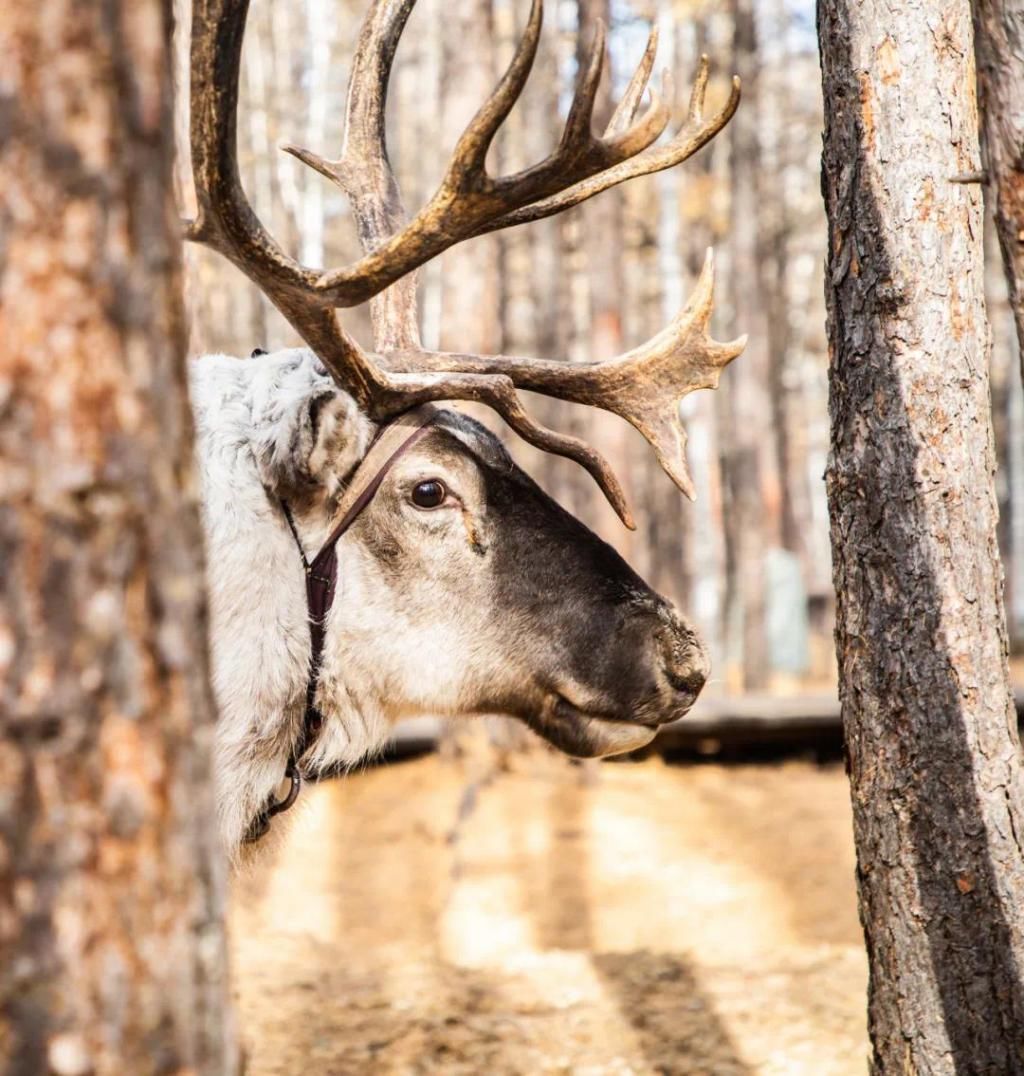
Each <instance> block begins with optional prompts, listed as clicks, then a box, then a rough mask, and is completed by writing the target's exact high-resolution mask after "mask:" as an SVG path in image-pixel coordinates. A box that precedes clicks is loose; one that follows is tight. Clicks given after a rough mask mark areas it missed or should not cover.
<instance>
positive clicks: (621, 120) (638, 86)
mask: <svg viewBox="0 0 1024 1076" xmlns="http://www.w3.org/2000/svg"><path fill="white" fill-rule="evenodd" d="M657 52H658V24H657V23H655V24H654V25H653V26H652V27H651V32H650V33H649V34H648V35H647V47H646V48H645V49H644V54H643V56H641V57H640V63H639V64H638V65H637V69H636V70H635V71H634V72H633V77H632V78H631V79H630V80H629V85H628V86H627V87H626V92H625V93H624V94H623V95H622V100H621V101H619V103H618V104H617V105H616V106H615V111H614V112H613V113H612V118H611V119H610V120H609V121H608V126H607V127H605V129H604V136H605V138H610V137H612V136H613V135H618V134H622V132H623V131H625V130H626V129H627V128H628V127H629V126H630V124H632V122H633V121H634V120H635V119H636V114H637V112H639V111H640V102H641V101H642V100H643V97H644V90H646V89H647V83H648V82H649V81H650V78H651V72H652V71H653V70H654V57H655V56H656V55H657ZM664 97H665V101H666V102H667V103H668V104H669V105H670V106H671V103H672V98H671V96H670V95H669V94H665V95H664Z"/></svg>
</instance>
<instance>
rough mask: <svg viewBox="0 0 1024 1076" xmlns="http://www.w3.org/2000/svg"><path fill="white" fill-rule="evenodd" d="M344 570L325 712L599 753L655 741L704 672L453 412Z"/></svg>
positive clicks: (596, 553) (660, 613) (670, 630)
mask: <svg viewBox="0 0 1024 1076" xmlns="http://www.w3.org/2000/svg"><path fill="white" fill-rule="evenodd" d="M428 480H431V481H440V482H441V483H442V484H443V485H444V487H445V489H446V491H447V497H446V499H445V502H444V504H442V505H441V506H440V507H438V508H434V509H430V510H424V509H420V508H417V507H416V506H415V505H414V504H413V503H412V500H411V493H412V490H413V489H414V488H415V487H416V485H417V484H418V483H420V482H424V481H428ZM338 554H339V592H338V598H337V599H336V608H335V609H334V610H332V614H331V618H330V620H329V625H328V632H327V646H326V654H325V662H324V682H325V683H326V684H327V685H328V686H327V688H326V689H325V692H324V694H325V699H324V704H325V707H326V708H327V709H329V707H330V705H331V700H332V699H333V701H334V703H335V704H336V705H344V703H345V702H346V701H347V702H348V703H349V704H355V705H357V706H358V707H361V708H363V709H364V710H367V711H371V712H374V713H377V714H379V715H380V719H381V720H382V721H383V722H385V723H390V722H392V721H394V720H396V719H397V718H400V717H403V716H410V715H414V714H417V713H423V712H433V713H445V714H453V715H455V714H471V713H488V712H491V713H493V712H498V713H508V714H512V715H515V716H518V717H520V718H521V719H523V720H524V721H526V722H527V723H528V724H530V725H531V727H533V728H534V729H535V730H536V731H538V732H539V733H541V735H543V736H545V737H546V738H547V739H549V740H551V741H552V742H553V743H555V744H556V745H557V746H559V747H561V748H563V749H565V750H567V751H569V752H571V753H573V754H578V755H602V754H609V753H617V752H620V751H623V750H630V749H632V748H635V747H638V746H641V745H642V744H644V743H646V742H649V740H650V739H651V738H652V737H653V735H654V732H655V729H656V727H657V726H658V725H659V724H661V723H663V722H665V721H668V720H672V719H674V718H676V717H679V716H681V715H682V714H684V713H685V712H686V711H687V709H688V708H689V707H690V705H692V703H693V700H694V698H695V697H696V694H697V692H698V691H699V689H700V686H701V684H702V683H703V679H704V677H705V676H706V673H707V661H706V658H705V656H704V653H703V649H702V648H701V646H700V643H699V641H698V640H697V637H696V634H695V633H694V631H693V629H692V628H691V627H690V626H689V625H688V624H687V623H686V622H685V621H684V620H683V619H682V617H681V616H680V615H679V614H678V613H677V612H676V611H675V610H674V609H673V608H672V607H671V606H670V605H669V603H668V602H666V601H665V600H664V599H662V598H661V597H660V596H659V595H657V594H656V593H654V592H653V591H652V590H651V589H650V588H649V587H647V585H646V584H645V583H644V582H643V581H642V580H641V579H640V578H639V576H637V575H636V574H635V573H634V572H633V571H632V569H630V568H629V566H628V565H627V564H626V563H625V561H623V560H622V558H621V557H620V556H619V555H618V554H617V553H616V552H615V551H614V550H613V549H612V548H611V547H610V546H608V545H607V544H606V543H604V542H603V541H601V540H600V539H599V538H598V537H597V536H596V535H595V534H593V533H592V532H591V531H589V530H588V529H587V528H586V527H584V526H583V524H582V523H580V522H579V521H578V520H576V519H575V518H574V517H573V516H571V515H569V514H568V513H567V512H565V511H564V510H563V509H562V508H561V507H560V506H559V505H557V504H556V503H555V502H554V501H553V500H552V499H551V498H550V497H548V496H547V495H546V494H545V493H544V492H543V491H542V490H541V489H540V488H539V487H538V486H537V485H536V483H534V482H533V481H532V480H531V479H530V478H529V477H528V476H527V475H526V474H525V473H524V472H523V471H521V470H520V469H519V468H518V467H516V466H515V464H514V463H513V462H512V460H511V458H510V457H509V456H508V454H507V453H506V452H505V450H504V448H503V447H502V446H501V445H500V443H499V442H498V441H497V439H496V438H495V437H494V436H493V435H492V434H490V433H489V432H488V431H487V430H486V429H484V428H483V427H482V426H480V425H478V424H477V423H475V422H473V421H472V420H470V419H468V418H466V417H465V416H463V415H460V414H458V413H455V412H445V413H444V414H443V417H442V418H441V419H440V420H439V421H438V422H437V423H436V428H434V429H433V430H431V432H430V433H429V434H428V435H427V436H426V437H424V438H423V439H422V440H421V441H420V442H419V443H418V444H417V445H416V446H415V447H414V448H413V449H411V450H410V451H409V452H408V453H407V454H406V455H405V456H403V457H402V459H401V460H400V461H399V462H398V463H397V464H396V465H395V466H394V468H393V469H392V471H391V472H390V473H389V474H388V476H387V477H386V479H385V480H384V482H383V484H382V485H381V487H380V489H379V490H378V492H377V494H376V496H375V498H374V500H373V502H372V503H371V505H370V506H369V507H368V508H367V509H366V510H365V511H364V512H363V514H362V516H361V517H360V518H359V520H358V521H357V522H356V524H355V525H354V526H353V527H352V528H351V530H350V532H349V533H348V534H347V535H346V536H345V537H344V539H343V540H342V543H341V544H339V548H338ZM342 682H344V683H345V685H346V688H345V699H344V700H342V699H340V698H339V694H338V685H340V684H341V683H342ZM331 685H333V687H332V686H331Z"/></svg>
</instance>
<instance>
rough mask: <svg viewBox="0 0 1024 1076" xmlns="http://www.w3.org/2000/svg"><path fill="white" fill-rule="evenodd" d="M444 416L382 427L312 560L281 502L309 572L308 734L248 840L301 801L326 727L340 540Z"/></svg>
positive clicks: (428, 414) (408, 418)
mask: <svg viewBox="0 0 1024 1076" xmlns="http://www.w3.org/2000/svg"><path fill="white" fill-rule="evenodd" d="M439 414H440V411H439V410H438V409H437V408H436V407H434V406H433V405H432V404H424V405H422V406H421V407H417V408H414V409H413V410H412V411H406V412H405V413H404V414H402V415H399V417H398V418H396V419H394V420H393V421H392V422H390V423H388V424H387V425H386V426H382V427H381V428H380V429H379V430H378V432H377V436H376V437H375V438H374V440H373V443H372V444H371V445H370V448H369V450H368V451H367V453H366V455H365V456H364V457H363V459H362V461H361V462H360V464H359V466H358V467H357V468H356V470H355V472H354V473H353V475H352V477H351V479H350V480H349V483H348V486H346V488H345V492H344V493H343V494H342V497H341V501H340V503H339V505H338V516H339V519H338V523H337V524H336V525H335V527H334V530H332V531H331V533H330V536H329V537H328V539H327V541H326V542H324V544H323V546H322V547H321V549H320V552H319V553H317V555H316V556H315V557H314V558H313V559H312V560H307V559H306V551H305V550H304V549H303V547H302V541H301V540H300V538H299V532H298V529H297V528H296V526H295V520H294V518H293V516H292V512H291V509H290V508H289V507H288V505H287V504H286V503H285V502H284V501H283V500H282V501H281V510H282V511H283V513H284V517H285V519H286V521H287V523H288V529H289V530H290V531H291V533H292V537H293V538H294V539H295V544H296V546H297V547H298V550H299V556H300V557H301V558H302V567H303V570H304V572H305V575H306V606H307V609H308V611H309V638H310V659H309V680H308V682H307V684H306V710H305V715H304V718H303V724H302V732H301V734H300V736H299V739H298V742H297V743H296V744H295V745H294V747H293V748H292V750H291V752H290V754H289V756H288V765H287V767H286V768H285V772H284V776H285V778H287V779H288V780H289V781H290V782H291V784H290V786H289V788H288V792H287V794H286V795H285V797H284V799H282V800H275V799H274V798H273V795H271V798H270V799H268V800H267V802H266V803H265V804H264V805H263V807H262V808H261V809H260V811H259V813H258V814H257V815H256V817H255V818H254V819H253V820H252V822H251V823H250V824H249V828H248V830H246V833H245V837H244V838H243V840H244V841H245V842H246V843H252V842H253V841H258V840H259V839H260V838H261V837H262V836H263V835H264V834H265V833H266V832H267V830H268V829H269V828H270V820H271V818H273V817H274V815H276V814H280V813H281V812H282V811H287V810H288V808H289V807H291V806H292V804H293V803H295V801H296V800H297V799H298V797H299V792H300V791H301V789H302V780H303V777H302V771H301V770H300V768H299V759H300V758H301V757H302V756H303V755H304V754H305V753H306V752H307V751H308V750H309V748H310V747H312V746H313V743H314V742H315V741H316V738H317V736H318V735H319V733H320V729H321V728H322V727H323V723H324V719H323V715H322V714H321V713H320V711H319V710H318V709H317V706H316V692H317V687H318V686H319V683H320V666H321V662H322V659H323V652H324V636H325V633H326V628H327V614H328V613H329V612H330V611H331V606H332V605H333V603H334V592H335V589H336V586H337V582H338V557H337V551H336V546H337V544H338V541H339V539H340V538H341V536H342V535H343V534H344V533H345V532H346V531H347V530H348V529H349V527H351V526H352V524H353V523H354V522H355V521H356V519H357V518H358V517H359V514H360V513H361V512H362V511H363V509H364V508H365V507H366V506H367V505H368V504H369V503H370V501H372V500H373V497H374V494H375V493H376V492H377V490H378V489H380V485H381V483H382V482H383V481H384V479H385V477H386V476H387V473H388V471H390V470H391V468H392V466H393V465H394V464H395V462H396V461H397V460H398V459H399V457H400V456H402V455H403V453H405V452H406V451H407V450H408V449H410V448H412V446H413V445H414V444H415V443H416V442H417V441H418V440H419V439H420V438H421V437H423V435H424V434H425V433H427V431H428V429H429V427H430V425H431V423H432V422H434V420H435V419H436V418H437V416H438V415H439Z"/></svg>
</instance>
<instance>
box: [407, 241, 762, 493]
mask: <svg viewBox="0 0 1024 1076" xmlns="http://www.w3.org/2000/svg"><path fill="white" fill-rule="evenodd" d="M714 272H715V270H714V255H713V253H712V251H711V250H710V249H709V250H708V252H707V256H706V258H705V260H704V268H703V269H702V271H701V275H700V278H699V279H698V281H697V286H696V288H695V289H694V293H693V295H692V296H691V297H690V300H689V302H688V303H687V304H686V306H685V307H684V309H683V310H682V311H680V313H679V314H678V315H677V316H676V317H675V318H674V319H673V321H672V323H671V324H670V325H668V326H667V327H666V328H664V329H663V330H662V331H661V332H660V333H658V334H657V335H656V336H654V337H653V338H652V339H650V340H648V341H647V343H645V344H641V345H640V346H639V347H637V348H634V349H633V350H632V351H629V352H627V353H626V354H624V355H620V356H618V357H617V358H614V359H608V360H606V361H603V362H595V363H565V362H559V361H557V360H552V359H532V358H518V357H512V356H505V355H499V356H479V355H456V354H448V353H441V352H430V353H424V352H417V353H414V354H408V353H404V354H403V353H399V354H394V355H389V356H387V363H388V368H389V369H391V370H413V369H415V370H423V369H428V368H429V369H434V370H446V371H462V372H464V373H474V374H487V373H490V374H499V375H501V376H503V377H506V378H508V379H509V381H510V382H511V383H512V384H513V385H515V387H516V388H519V389H527V390H530V391H532V392H540V393H543V394H544V395H546V396H554V397H557V398H558V399H561V400H568V401H571V402H573V403H580V404H584V405H586V406H588V407H600V408H602V409H603V410H605V411H611V412H612V413H613V414H616V415H619V416H620V417H621V418H624V419H625V420H626V421H627V422H629V423H630V425H632V426H633V427H634V428H635V429H637V430H638V431H639V432H640V433H641V434H643V436H644V437H645V438H646V439H647V441H648V442H649V443H650V445H651V446H652V448H653V449H654V451H655V454H656V455H657V457H658V462H659V463H660V464H661V466H662V468H663V469H664V470H665V472H666V474H668V475H669V477H670V478H671V479H672V481H673V482H675V484H676V485H677V486H678V487H679V489H680V490H682V492H683V493H685V494H686V496H688V497H690V498H691V499H692V498H693V496H694V488H693V482H692V480H691V478H690V473H689V471H688V469H687V466H686V457H685V447H686V432H685V430H684V429H683V424H682V419H681V417H680V414H679V404H680V403H681V401H682V399H683V397H685V396H687V395H689V394H690V393H691V392H694V391H696V390H697V389H705V388H706V389H713V388H717V387H718V380H719V377H720V376H721V373H722V370H723V369H724V368H725V367H726V366H727V365H728V364H729V363H730V362H732V360H733V359H734V358H736V356H737V355H739V354H740V352H741V351H742V350H743V348H744V347H745V346H746V342H747V340H746V337H745V336H744V337H740V338H739V339H737V340H733V341H731V342H729V343H719V342H717V341H715V340H713V339H712V338H711V336H710V335H709V333H708V327H709V323H710V320H711V310H712V301H713V294H714Z"/></svg>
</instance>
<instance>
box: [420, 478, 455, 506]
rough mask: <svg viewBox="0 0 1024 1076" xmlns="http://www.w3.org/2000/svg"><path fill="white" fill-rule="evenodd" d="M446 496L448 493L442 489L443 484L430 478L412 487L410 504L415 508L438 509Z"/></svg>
mask: <svg viewBox="0 0 1024 1076" xmlns="http://www.w3.org/2000/svg"><path fill="white" fill-rule="evenodd" d="M447 495H448V491H447V490H446V489H445V488H444V484H443V483H442V482H439V481H438V480H437V479H436V478H431V479H429V480H428V481H426V482H420V483H419V485H417V486H414V487H413V491H412V503H413V504H414V505H416V507H417V508H440V507H441V505H442V504H444V499H445V497H446V496H447Z"/></svg>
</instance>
